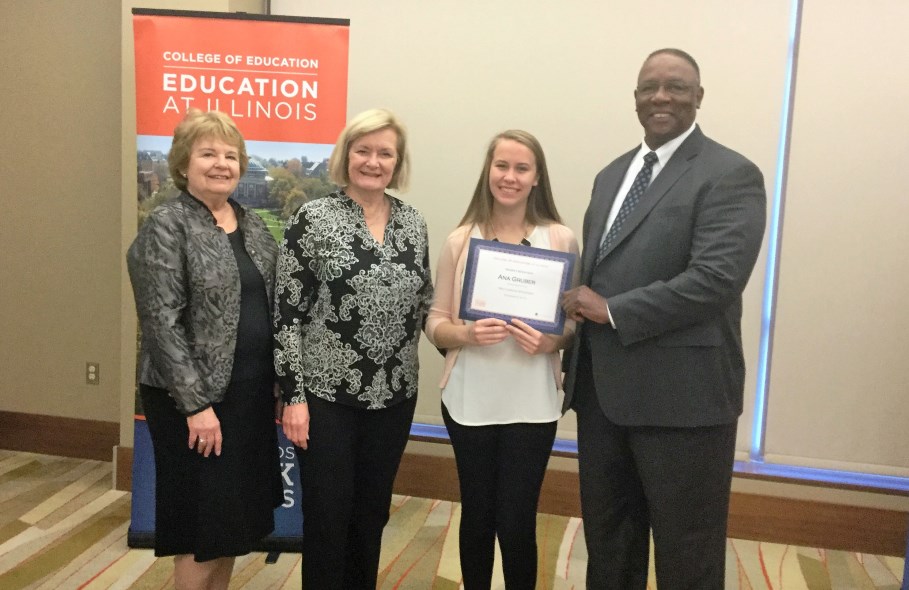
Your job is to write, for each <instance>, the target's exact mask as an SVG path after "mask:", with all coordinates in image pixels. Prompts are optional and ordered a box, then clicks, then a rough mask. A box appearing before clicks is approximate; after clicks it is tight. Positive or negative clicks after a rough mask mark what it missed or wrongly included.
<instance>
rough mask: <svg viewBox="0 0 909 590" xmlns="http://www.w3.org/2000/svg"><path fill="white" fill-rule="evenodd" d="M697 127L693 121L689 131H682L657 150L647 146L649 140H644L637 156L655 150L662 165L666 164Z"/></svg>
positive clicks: (639, 156)
mask: <svg viewBox="0 0 909 590" xmlns="http://www.w3.org/2000/svg"><path fill="white" fill-rule="evenodd" d="M695 127H697V123H692V124H691V127H689V128H688V130H687V131H685V132H684V133H682V134H681V135H679V136H678V137H676V138H674V139H670V140H669V141H667V142H666V143H664V144H663V145H661V146H660V147H658V148H657V149H655V150H652V149H650V148H649V147H647V142H645V141H642V142H641V149H640V150H638V154H637V156H636V157H637V158H643V157H644V154H647V153H650V152H654V153H656V155H657V158H659V160H660V166H665V165H666V162H668V161H669V158H671V157H672V154H674V153H675V151H676V150H677V149H679V146H680V145H682V143H684V141H685V140H686V139H688V136H689V135H691V134H692V133H693V132H694V129H695Z"/></svg>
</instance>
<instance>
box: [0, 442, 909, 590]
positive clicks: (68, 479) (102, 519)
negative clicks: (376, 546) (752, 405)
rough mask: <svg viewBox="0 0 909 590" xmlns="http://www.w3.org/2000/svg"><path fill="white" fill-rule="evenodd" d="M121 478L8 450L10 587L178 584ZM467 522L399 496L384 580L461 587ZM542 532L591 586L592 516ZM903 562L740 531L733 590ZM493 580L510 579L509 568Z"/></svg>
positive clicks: (876, 572) (552, 574)
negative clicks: (141, 543) (139, 545)
mask: <svg viewBox="0 0 909 590" xmlns="http://www.w3.org/2000/svg"><path fill="white" fill-rule="evenodd" d="M111 480H112V474H111V464H110V463H107V462H102V461H94V460H83V459H72V458H62V457H55V456H49V455H39V454H33V453H25V452H15V451H0V589H3V590H19V589H25V588H28V589H45V590H51V589H59V588H64V589H102V588H103V589H123V588H138V589H149V590H150V589H155V590H160V589H169V588H173V578H172V574H173V562H172V560H170V559H167V558H162V559H156V558H155V557H154V555H153V554H152V552H151V551H149V550H141V549H130V548H128V547H127V545H126V536H127V531H128V528H129V518H130V494H129V493H127V492H122V491H115V490H113V488H112V485H111ZM459 520H460V506H459V505H458V504H457V503H456V502H449V501H443V500H428V499H423V498H416V497H410V496H395V498H394V505H393V508H392V516H391V520H390V522H389V525H388V527H387V529H386V533H385V537H384V539H383V554H382V562H381V574H380V583H379V587H380V588H383V589H385V588H388V589H392V588H395V589H400V590H407V589H413V590H426V589H435V590H447V589H451V590H454V589H457V588H459V586H460V572H459V558H458V550H457V528H458V522H459ZM538 538H539V552H540V559H539V571H540V579H539V584H538V589H550V588H551V589H557V590H567V589H571V588H576V589H580V588H583V587H584V583H583V581H584V567H585V564H586V550H585V547H584V543H583V524H582V522H581V521H580V520H579V519H577V518H573V517H568V516H556V515H551V514H541V515H540V516H539V520H538ZM903 565H904V564H903V559H902V558H898V557H887V556H877V555H870V554H862V553H854V552H845V551H834V550H825V549H817V548H808V547H798V546H793V545H781V544H773V543H759V542H755V541H745V540H739V539H730V540H729V543H728V545H727V567H726V570H727V582H726V588H727V589H749V590H754V589H759V588H760V589H763V588H767V589H771V588H772V589H774V590H779V589H812V590H813V589H818V590H820V589H834V588H837V589H852V588H856V589H859V588H860V589H887V590H895V589H897V588H899V587H900V581H901V577H902V571H903ZM301 567H302V563H301V559H300V556H299V555H298V554H295V553H284V554H281V555H280V556H279V558H278V560H277V562H276V563H274V564H266V562H265V555H264V554H261V553H253V554H250V555H249V556H246V557H244V558H240V559H238V560H237V564H236V568H235V572H234V579H233V581H232V582H231V588H232V589H244V590H260V589H263V590H264V589H294V588H300V586H301V584H300V571H301ZM649 587H650V588H651V589H654V588H655V587H656V586H655V585H654V584H653V581H652V579H651V583H650V586H649ZM494 588H497V589H501V588H504V584H503V582H502V578H501V572H500V571H497V572H496V578H495V583H494Z"/></svg>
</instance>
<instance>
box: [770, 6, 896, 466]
mask: <svg viewBox="0 0 909 590" xmlns="http://www.w3.org/2000/svg"><path fill="white" fill-rule="evenodd" d="M873 6H874V9H873V10H871V9H870V8H869V7H868V6H866V5H865V4H859V3H852V2H821V1H820V0H817V1H812V2H806V7H805V16H804V25H803V30H802V44H801V57H800V59H799V73H798V86H797V89H796V101H795V116H794V118H793V131H792V159H791V162H792V165H791V169H790V174H789V183H788V186H787V195H786V211H785V222H784V229H783V241H782V257H781V268H780V282H779V289H780V291H779V306H778V316H777V324H776V325H777V328H776V335H775V338H774V354H773V372H772V379H771V381H770V391H771V396H772V397H771V400H770V411H769V415H768V429H767V457H768V460H770V461H775V462H782V463H794V464H802V465H813V466H820V467H829V468H834V469H848V470H859V471H865V470H870V471H873V472H877V473H888V474H893V475H901V476H909V436H907V424H909V311H907V305H909V304H907V301H909V263H907V253H909V239H907V238H909V229H907V228H909V184H907V181H906V176H905V170H904V169H903V166H904V165H905V164H906V162H909V140H907V136H906V129H907V121H909V84H907V81H906V77H905V76H904V75H902V74H901V73H900V70H901V66H900V65H899V64H902V63H904V62H905V61H906V57H907V56H909V52H907V49H906V34H905V26H904V25H905V23H909V3H906V2H903V1H901V0H886V1H885V0H879V1H877V2H874V3H873Z"/></svg>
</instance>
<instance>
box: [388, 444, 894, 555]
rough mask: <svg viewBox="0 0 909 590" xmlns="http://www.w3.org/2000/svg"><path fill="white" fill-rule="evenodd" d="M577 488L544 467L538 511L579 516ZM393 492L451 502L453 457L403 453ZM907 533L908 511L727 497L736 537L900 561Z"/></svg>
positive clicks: (565, 474) (572, 479)
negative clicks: (897, 558)
mask: <svg viewBox="0 0 909 590" xmlns="http://www.w3.org/2000/svg"><path fill="white" fill-rule="evenodd" d="M427 473H431V474H432V477H427V476H426V474H427ZM790 483H791V482H790ZM578 490H579V481H578V474H577V473H574V472H569V471H562V470H556V469H550V470H549V471H547V473H546V478H545V479H544V480H543V489H542V491H541V492H540V508H539V509H540V511H541V512H545V513H548V514H559V515H562V516H575V517H580V516H581V501H580V494H579V492H578ZM395 493H397V494H403V495H408V496H418V497H421V498H438V499H441V500H451V501H457V500H458V499H459V497H460V494H459V492H458V476H457V471H456V469H455V462H454V458H452V457H444V456H435V455H418V454H411V453H405V455H404V458H403V459H402V461H401V467H400V469H399V470H398V477H397V479H396V480H395ZM907 530H909V512H902V511H898V510H884V509H878V508H864V507H859V506H849V505H843V504H832V503H825V502H815V501H809V500H797V499H792V498H781V497H776V496H764V495H758V494H746V493H741V492H733V494H732V497H731V498H730V506H729V528H728V531H729V536H730V537H733V538H736V539H749V540H753V541H765V542H771V543H783V544H787V545H802V546H805V547H823V548H826V549H838V550H842V551H856V552H861V553H872V554H875V555H892V556H897V557H902V556H903V555H904V553H905V550H906V534H907Z"/></svg>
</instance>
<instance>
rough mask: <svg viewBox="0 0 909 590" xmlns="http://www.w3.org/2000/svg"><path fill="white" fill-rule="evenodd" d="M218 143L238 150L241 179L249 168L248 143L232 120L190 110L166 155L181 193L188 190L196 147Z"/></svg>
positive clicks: (217, 114) (214, 114)
mask: <svg viewBox="0 0 909 590" xmlns="http://www.w3.org/2000/svg"><path fill="white" fill-rule="evenodd" d="M203 138H205V139H208V138H211V139H217V140H220V141H223V142H224V143H226V144H228V145H230V146H233V147H235V148H237V152H238V155H239V157H240V176H241V177H242V176H243V175H244V174H246V169H247V168H248V167H249V156H248V155H247V154H246V142H245V141H243V136H242V135H241V134H240V130H239V129H238V128H237V125H236V124H235V123H234V122H233V119H231V118H230V117H228V116H227V115H225V114H224V113H222V112H219V111H209V112H207V113H203V112H202V111H200V110H199V109H189V110H188V111H187V112H186V117H184V118H183V120H182V121H180V123H179V124H178V125H177V127H176V129H174V139H173V142H172V143H171V146H170V153H168V154H167V167H168V169H169V170H170V176H171V178H173V179H174V185H176V187H177V188H178V189H180V190H181V191H185V190H186V182H187V180H186V169H187V168H189V158H190V156H191V155H192V151H193V146H194V145H195V144H196V142H197V141H198V140H200V139H203Z"/></svg>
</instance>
